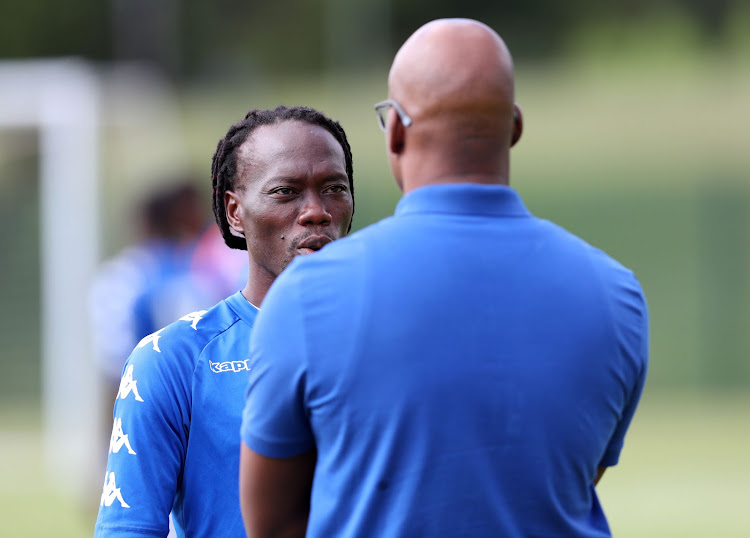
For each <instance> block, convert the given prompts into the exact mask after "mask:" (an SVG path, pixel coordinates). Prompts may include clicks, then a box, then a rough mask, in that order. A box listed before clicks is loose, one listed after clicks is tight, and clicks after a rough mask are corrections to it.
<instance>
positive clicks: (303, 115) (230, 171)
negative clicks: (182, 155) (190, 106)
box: [211, 105, 354, 250]
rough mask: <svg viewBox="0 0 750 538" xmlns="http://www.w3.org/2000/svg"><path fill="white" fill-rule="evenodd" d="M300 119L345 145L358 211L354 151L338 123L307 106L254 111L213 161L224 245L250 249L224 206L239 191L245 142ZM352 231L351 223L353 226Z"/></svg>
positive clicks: (216, 214) (218, 148) (221, 145)
mask: <svg viewBox="0 0 750 538" xmlns="http://www.w3.org/2000/svg"><path fill="white" fill-rule="evenodd" d="M288 120H296V121H302V122H306V123H309V124H312V125H317V126H320V127H322V128H323V129H325V130H326V131H328V132H329V133H331V134H332V135H333V137H334V138H335V139H336V140H337V141H338V143H339V144H341V147H342V149H343V150H344V161H345V167H346V176H347V177H348V178H349V191H350V192H351V194H352V214H353V210H354V170H353V166H352V150H351V148H350V147H349V141H348V140H347V139H346V133H345V132H344V129H343V128H342V127H341V125H339V123H338V122H337V121H334V120H332V119H331V118H329V117H327V116H325V115H324V114H322V113H320V112H318V111H317V110H315V109H313V108H308V107H304V106H295V107H286V106H283V105H282V106H278V107H276V108H275V109H273V110H259V109H252V110H250V112H248V113H247V114H246V115H245V118H244V119H243V120H242V121H240V122H238V123H235V124H234V125H232V126H231V127H230V128H229V130H228V131H227V134H226V135H224V138H222V139H221V140H219V144H218V145H217V146H216V153H214V156H213V158H212V160H211V188H212V198H213V209H214V217H216V222H217V224H218V225H219V229H220V230H221V235H222V236H223V237H224V242H225V243H226V244H227V246H228V247H230V248H236V249H239V250H247V245H246V244H245V240H244V239H243V238H242V237H238V236H236V235H233V234H232V230H231V228H230V226H229V221H228V220H227V212H226V206H225V205H224V194H225V193H226V192H227V191H228V190H232V189H234V188H235V184H234V182H235V178H236V177H237V150H238V148H239V147H240V146H241V145H242V144H244V143H245V141H246V140H247V138H248V136H250V133H252V132H253V131H254V130H255V129H256V128H257V127H259V126H261V125H273V124H275V123H279V122H283V121H288ZM349 228H350V229H351V223H349Z"/></svg>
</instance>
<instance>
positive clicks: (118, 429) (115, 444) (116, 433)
mask: <svg viewBox="0 0 750 538" xmlns="http://www.w3.org/2000/svg"><path fill="white" fill-rule="evenodd" d="M123 445H124V446H125V448H127V449H128V454H133V455H134V454H135V453H136V452H135V450H133V447H132V446H130V441H129V440H128V436H127V434H125V433H124V432H123V431H122V419H121V418H119V417H118V418H116V419H115V423H114V425H113V426H112V436H111V437H110V438H109V451H110V452H113V453H115V454H117V453H118V452H119V451H120V449H121V448H122V447H123Z"/></svg>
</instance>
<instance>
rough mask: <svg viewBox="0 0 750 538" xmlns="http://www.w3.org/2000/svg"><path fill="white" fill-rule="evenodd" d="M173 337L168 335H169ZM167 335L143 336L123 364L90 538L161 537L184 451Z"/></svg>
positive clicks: (181, 397)
mask: <svg viewBox="0 0 750 538" xmlns="http://www.w3.org/2000/svg"><path fill="white" fill-rule="evenodd" d="M171 334H174V333H171ZM170 344H171V342H170V332H169V328H168V329H162V330H160V331H157V332H156V333H154V334H152V335H150V336H147V337H145V338H144V339H143V340H141V342H140V343H139V344H138V345H137V346H136V348H135V350H134V351H133V353H132V354H131V355H130V357H129V358H128V360H127V362H126V363H125V368H124V370H123V376H122V379H121V381H120V388H119V391H118V393H117V398H116V402H115V407H114V413H113V419H114V420H113V428H112V436H111V438H110V444H109V455H108V458H107V469H106V472H105V477H104V485H103V489H102V495H101V499H100V503H99V515H98V517H97V522H96V529H95V536H97V537H105V536H118V537H123V536H140V537H142V536H166V535H167V533H168V532H169V513H170V511H171V509H172V504H173V501H174V497H175V493H176V491H177V486H178V479H179V476H180V469H181V468H182V465H183V463H184V457H185V448H186V446H187V434H188V426H187V420H188V419H187V417H189V413H188V412H187V409H188V407H189V401H188V398H189V393H188V391H187V388H186V386H185V382H184V380H183V379H182V377H184V376H183V375H182V374H183V372H181V371H179V370H178V369H177V368H176V366H175V365H176V361H173V360H171V358H170V355H172V354H173V353H174V351H175V350H173V349H170V348H171V345H170Z"/></svg>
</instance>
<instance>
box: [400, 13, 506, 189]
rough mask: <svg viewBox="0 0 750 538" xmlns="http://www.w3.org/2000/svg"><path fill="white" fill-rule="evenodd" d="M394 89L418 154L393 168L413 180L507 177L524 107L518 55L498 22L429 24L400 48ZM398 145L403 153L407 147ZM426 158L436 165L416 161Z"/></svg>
mask: <svg viewBox="0 0 750 538" xmlns="http://www.w3.org/2000/svg"><path fill="white" fill-rule="evenodd" d="M388 90H389V97H390V98H391V99H393V100H395V101H397V102H398V103H399V104H400V105H401V106H402V108H403V109H404V110H405V111H406V112H407V113H408V115H409V116H410V117H411V119H412V123H411V125H409V127H408V129H406V130H405V131H404V133H403V136H404V137H405V138H406V141H407V142H408V144H407V145H408V148H407V147H405V148H403V149H404V152H407V151H408V152H411V153H410V155H411V156H412V157H413V160H414V162H412V163H408V162H407V163H400V162H396V165H397V166H398V165H401V164H404V165H405V166H406V168H405V169H403V170H401V169H398V170H394V173H396V174H398V173H401V174H404V175H405V178H404V179H405V180H406V181H407V183H408V182H409V181H413V180H417V181H419V182H422V183H423V182H425V181H427V182H429V181H430V180H429V179H428V178H427V177H424V178H414V177H409V174H412V175H415V174H417V175H425V174H427V175H428V176H429V175H431V176H433V179H432V181H435V180H438V178H440V177H443V176H446V175H449V176H452V177H453V178H454V179H453V180H454V181H461V177H470V178H471V179H470V180H471V181H476V182H480V183H507V179H508V178H507V170H508V153H509V149H510V147H511V145H512V144H513V143H515V141H516V140H517V138H518V137H519V136H520V114H519V111H518V109H517V107H515V105H514V102H513V99H514V89H513V61H512V59H511V55H510V52H509V51H508V48H507V47H506V45H505V43H504V42H503V40H502V39H501V38H500V36H499V35H498V34H497V33H495V31H494V30H492V29H491V28H489V27H488V26H486V25H485V24H483V23H480V22H478V21H474V20H470V19H440V20H436V21H432V22H430V23H427V24H425V25H424V26H422V27H421V28H419V29H418V30H417V31H416V32H415V33H414V34H413V35H412V36H411V37H410V38H409V39H408V40H407V41H406V42H405V43H404V45H403V46H402V47H401V49H400V50H399V51H398V53H397V54H396V57H395V59H394V61H393V65H392V67H391V71H390V75H389V77H388ZM391 146H392V147H390V148H389V149H391V151H392V152H395V153H397V154H398V153H399V149H401V148H399V147H398V146H393V145H391ZM391 157H392V158H391V164H392V167H393V165H394V158H393V155H392V156H391ZM399 157H406V153H404V155H399ZM424 159H428V160H431V161H432V162H433V164H432V165H431V166H429V167H428V168H429V169H425V166H423V165H422V166H413V165H414V163H415V162H416V161H417V160H419V161H423V160H424ZM396 161H398V159H396ZM398 179H399V178H398V177H397V180H398ZM407 190H408V189H407Z"/></svg>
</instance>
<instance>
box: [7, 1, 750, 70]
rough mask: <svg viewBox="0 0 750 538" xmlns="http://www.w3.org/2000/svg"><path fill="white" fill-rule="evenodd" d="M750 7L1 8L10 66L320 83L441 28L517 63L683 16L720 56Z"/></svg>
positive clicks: (315, 4) (242, 4)
mask: <svg viewBox="0 0 750 538" xmlns="http://www.w3.org/2000/svg"><path fill="white" fill-rule="evenodd" d="M744 1H745V0H610V1H609V2H597V1H595V0H567V1H566V2H558V1H555V0H525V1H523V2H520V1H515V2H502V3H501V2H491V1H489V0H399V1H395V0H275V1H265V2H253V1H247V0H159V1H153V0H106V1H102V0H68V1H67V2H30V1H28V0H0V6H1V8H2V9H0V12H2V13H3V14H4V16H2V17H0V57H2V58H30V57H39V56H42V57H44V56H60V55H75V56H83V57H86V58H89V59H91V60H97V61H109V60H139V61H147V62H150V63H152V64H154V65H155V66H157V67H159V68H161V70H162V71H163V72H165V73H167V74H168V75H170V76H171V77H172V79H173V80H175V81H180V80H181V81H185V80H192V79H210V78H211V77H212V76H215V75H219V74H220V75H222V76H231V75H233V74H234V75H235V76H240V77H244V76H247V75H249V74H250V73H252V74H253V75H254V76H263V75H264V74H269V75H272V74H277V73H284V72H289V71H294V72H297V73H300V72H301V73H305V72H311V73H314V72H319V71H321V70H338V69H341V70H343V69H347V70H348V69H352V68H355V69H356V68H362V67H368V66H370V65H373V64H382V63H386V62H389V61H390V58H391V57H392V54H393V53H394V51H395V50H396V49H397V47H398V46H399V45H400V44H401V43H402V42H403V40H404V39H405V38H406V37H407V36H408V35H409V34H411V32H413V31H414V29H415V28H417V27H418V26H420V25H421V24H423V23H424V22H426V21H428V20H430V19H434V18H438V17H452V16H462V17H472V18H476V19H480V20H482V21H484V22H486V23H488V24H490V25H491V26H493V27H494V28H495V29H496V30H498V31H499V32H500V33H501V34H502V35H503V36H504V37H505V38H506V40H507V41H508V42H509V43H511V46H512V49H513V51H514V55H515V56H516V57H521V58H532V59H548V58H554V57H555V56H559V55H561V54H564V53H565V48H566V43H569V41H570V38H571V36H572V35H573V34H575V33H576V32H579V31H581V29H582V28H586V27H591V26H592V25H596V24H612V23H624V24H626V23H627V21H628V20H634V19H639V18H644V17H649V16H651V15H653V14H654V13H658V14H661V15H662V16H663V15H664V14H665V13H667V14H669V13H674V14H675V16H679V17H684V18H687V19H688V20H689V21H691V22H692V23H693V24H694V26H695V28H696V29H697V31H698V33H699V35H700V37H701V39H702V41H703V42H705V44H706V45H707V46H720V45H721V42H722V36H723V35H724V33H725V32H726V31H727V28H728V26H729V24H730V21H731V18H732V16H733V15H734V14H735V13H737V12H738V11H739V10H740V9H741V7H742V5H743V3H744Z"/></svg>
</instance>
